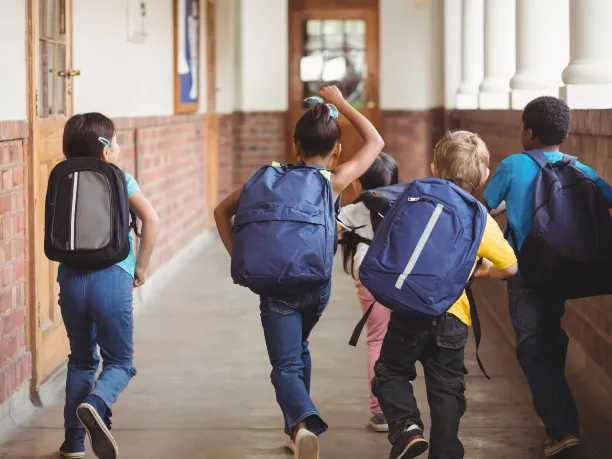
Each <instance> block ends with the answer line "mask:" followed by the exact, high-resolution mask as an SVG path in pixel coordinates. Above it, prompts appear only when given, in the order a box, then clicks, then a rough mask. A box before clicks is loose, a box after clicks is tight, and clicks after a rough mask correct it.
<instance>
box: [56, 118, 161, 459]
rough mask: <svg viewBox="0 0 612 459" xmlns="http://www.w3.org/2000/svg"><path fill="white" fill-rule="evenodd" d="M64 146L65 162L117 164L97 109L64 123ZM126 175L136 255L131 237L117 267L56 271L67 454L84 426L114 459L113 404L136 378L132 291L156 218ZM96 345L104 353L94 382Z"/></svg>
mask: <svg viewBox="0 0 612 459" xmlns="http://www.w3.org/2000/svg"><path fill="white" fill-rule="evenodd" d="M63 150H64V155H65V156H66V158H68V159H72V158H85V157H88V158H97V159H101V160H103V161H106V162H109V163H112V164H116V163H117V161H118V159H119V151H120V149H119V145H118V144H117V135H116V130H115V125H114V123H113V122H112V121H111V120H110V119H109V118H107V117H106V116H104V115H102V114H100V113H85V114H83V115H75V116H73V117H72V118H70V119H69V120H68V122H67V123H66V126H65V128H64V138H63ZM125 178H126V181H127V192H128V196H129V205H130V208H131V209H133V210H134V212H135V213H136V215H137V216H138V217H139V219H140V220H141V221H142V237H141V240H140V247H139V250H138V257H137V258H135V257H134V248H133V241H132V236H131V234H130V236H129V238H130V241H129V242H130V252H129V255H128V257H127V258H126V259H125V260H123V261H121V262H119V263H117V264H115V265H114V266H111V267H110V268H107V269H102V270H97V271H84V270H76V269H72V268H69V267H68V266H62V265H60V267H59V270H58V281H59V286H60V294H59V306H60V308H61V311H62V318H63V320H64V324H65V326H66V331H67V333H68V339H69V341H70V356H69V357H68V375H67V377H66V405H65V408H64V423H65V424H64V427H65V441H64V443H63V444H62V446H61V447H60V455H61V456H63V457H64V458H67V459H75V458H83V457H85V445H84V441H85V430H87V433H88V435H89V439H90V441H91V445H92V449H93V452H94V454H95V455H96V456H97V457H99V458H100V459H116V458H117V456H118V448H117V444H116V442H115V440H114V439H113V436H112V435H111V433H110V428H111V421H110V418H111V414H112V412H111V406H112V405H113V403H115V401H116V400H117V398H118V397H119V394H120V393H121V392H122V391H123V390H124V389H125V388H126V386H127V385H128V383H129V382H130V379H131V378H132V377H134V376H135V375H136V369H135V368H134V364H133V359H134V318H133V307H132V292H133V289H134V287H140V286H142V285H143V284H144V283H145V280H146V273H147V267H148V266H149V261H150V260H151V255H152V253H153V249H154V247H155V242H156V240H157V232H158V226H159V219H158V217H157V214H156V212H155V210H154V209H153V207H152V206H151V204H150V203H149V201H147V199H146V198H145V197H144V196H143V194H142V192H141V191H140V188H139V187H138V183H136V180H134V177H132V176H131V175H130V174H127V173H126V174H125ZM96 346H99V347H100V352H101V354H102V372H101V373H100V375H99V377H98V379H97V380H96V372H97V370H98V364H99V361H100V359H99V357H98V354H97V351H96ZM83 427H85V429H84V428H83Z"/></svg>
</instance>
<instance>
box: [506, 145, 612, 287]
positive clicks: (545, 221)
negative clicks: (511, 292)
mask: <svg viewBox="0 0 612 459" xmlns="http://www.w3.org/2000/svg"><path fill="white" fill-rule="evenodd" d="M526 154H527V155H528V156H529V157H530V158H531V159H532V160H533V161H535V163H536V164H537V165H538V166H539V168H540V171H539V173H538V176H537V178H536V180H535V183H534V202H533V214H532V222H531V229H530V231H529V233H528V234H527V237H526V238H525V241H524V242H523V245H522V247H521V248H520V251H519V254H518V260H519V268H520V271H521V277H522V278H523V280H524V281H525V283H526V284H527V285H528V286H529V287H530V288H532V289H534V290H537V291H541V292H543V293H547V294H552V295H555V296H560V297H562V298H567V299H572V298H584V297H589V296H596V295H604V294H609V293H612V281H611V280H612V219H611V218H610V211H609V209H608V207H609V205H608V201H607V199H606V197H605V196H604V194H603V192H602V191H601V189H600V188H599V187H598V186H597V184H596V183H595V182H594V181H593V180H591V178H590V177H589V176H588V175H587V174H586V173H585V172H584V171H583V170H581V169H579V168H578V167H576V158H574V157H573V156H567V155H564V157H563V159H562V160H561V161H558V162H556V163H554V164H551V163H550V162H549V161H548V158H547V157H546V155H545V154H544V153H542V152H541V151H539V150H533V151H529V152H527V153H526ZM506 231H507V233H509V235H510V237H512V238H514V233H513V232H512V228H510V226H509V225H508V228H507V230H506ZM514 246H515V248H518V245H517V244H516V240H514Z"/></svg>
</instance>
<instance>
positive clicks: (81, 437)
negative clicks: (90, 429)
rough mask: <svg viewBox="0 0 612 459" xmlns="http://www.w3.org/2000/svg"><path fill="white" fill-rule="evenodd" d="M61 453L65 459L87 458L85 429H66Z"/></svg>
mask: <svg viewBox="0 0 612 459" xmlns="http://www.w3.org/2000/svg"><path fill="white" fill-rule="evenodd" d="M59 453H60V456H62V457H63V458H65V459H81V458H83V457H85V429H66V430H65V432H64V443H62V446H60V449H59Z"/></svg>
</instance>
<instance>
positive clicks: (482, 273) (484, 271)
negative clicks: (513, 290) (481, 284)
mask: <svg viewBox="0 0 612 459" xmlns="http://www.w3.org/2000/svg"><path fill="white" fill-rule="evenodd" d="M493 267H494V266H493V263H492V262H490V261H489V260H487V259H486V258H483V259H482V265H480V268H479V269H478V271H476V274H475V275H474V277H476V278H479V277H489V273H490V271H491V268H493Z"/></svg>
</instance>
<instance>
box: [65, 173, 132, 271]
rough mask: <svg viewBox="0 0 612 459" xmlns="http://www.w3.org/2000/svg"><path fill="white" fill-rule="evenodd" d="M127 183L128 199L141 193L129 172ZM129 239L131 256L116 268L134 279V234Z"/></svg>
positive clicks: (126, 174) (126, 177) (126, 176)
mask: <svg viewBox="0 0 612 459" xmlns="http://www.w3.org/2000/svg"><path fill="white" fill-rule="evenodd" d="M125 181H126V182H127V192H128V198H129V197H130V196H132V195H133V194H134V193H140V192H141V191H140V187H139V186H138V182H137V181H136V179H135V178H134V177H132V176H131V175H130V174H128V173H127V172H126V173H125ZM128 237H129V238H130V254H129V255H128V256H127V258H126V259H125V260H123V261H120V262H119V263H117V264H116V265H115V266H118V267H119V268H121V269H123V270H124V271H125V272H127V273H128V274H129V275H130V276H132V277H134V270H135V269H136V257H135V256H134V237H133V236H132V232H130V234H129V236H128ZM61 269H62V264H60V265H59V267H58V269H57V276H58V281H59V273H60V271H61Z"/></svg>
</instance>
